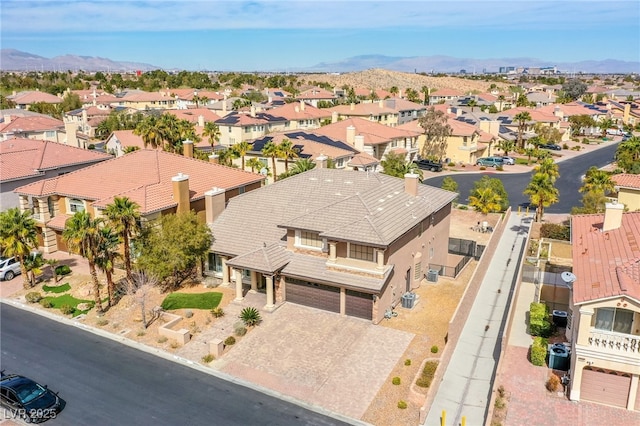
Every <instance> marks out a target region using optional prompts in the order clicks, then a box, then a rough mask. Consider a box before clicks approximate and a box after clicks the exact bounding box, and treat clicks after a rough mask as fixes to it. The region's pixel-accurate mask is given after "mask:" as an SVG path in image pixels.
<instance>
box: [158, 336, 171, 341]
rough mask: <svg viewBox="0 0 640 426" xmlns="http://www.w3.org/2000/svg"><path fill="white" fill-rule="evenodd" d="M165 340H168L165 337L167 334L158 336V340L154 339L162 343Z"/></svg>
mask: <svg viewBox="0 0 640 426" xmlns="http://www.w3.org/2000/svg"><path fill="white" fill-rule="evenodd" d="M167 340H168V339H167V336H160V337H158V340H156V341H157V342H158V343H164V342H166V341H167Z"/></svg>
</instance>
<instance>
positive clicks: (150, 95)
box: [117, 90, 174, 102]
mask: <svg viewBox="0 0 640 426" xmlns="http://www.w3.org/2000/svg"><path fill="white" fill-rule="evenodd" d="M117 99H118V101H119V102H152V101H168V100H173V99H174V98H173V97H171V96H169V95H164V94H162V93H160V92H144V91H141V90H138V91H130V92H128V93H127V94H126V95H124V96H123V97H121V98H117Z"/></svg>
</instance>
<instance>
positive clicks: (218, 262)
mask: <svg viewBox="0 0 640 426" xmlns="http://www.w3.org/2000/svg"><path fill="white" fill-rule="evenodd" d="M207 268H208V269H209V271H210V272H216V273H219V274H221V273H222V258H221V257H220V256H219V255H218V254H216V253H209V259H208V262H207Z"/></svg>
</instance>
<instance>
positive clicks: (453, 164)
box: [447, 161, 456, 167]
mask: <svg viewBox="0 0 640 426" xmlns="http://www.w3.org/2000/svg"><path fill="white" fill-rule="evenodd" d="M455 165H456V163H454V162H453V161H449V163H448V164H447V166H449V167H455Z"/></svg>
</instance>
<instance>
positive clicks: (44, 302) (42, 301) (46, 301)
mask: <svg viewBox="0 0 640 426" xmlns="http://www.w3.org/2000/svg"><path fill="white" fill-rule="evenodd" d="M40 306H42V307H43V308H47V309H49V308H53V302H52V301H51V300H49V299H40Z"/></svg>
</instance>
